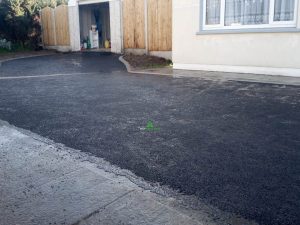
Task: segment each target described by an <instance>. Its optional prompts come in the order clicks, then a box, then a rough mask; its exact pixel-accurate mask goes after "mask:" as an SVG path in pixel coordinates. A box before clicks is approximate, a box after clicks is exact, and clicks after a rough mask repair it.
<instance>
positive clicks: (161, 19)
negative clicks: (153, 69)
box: [123, 0, 172, 51]
mask: <svg viewBox="0 0 300 225" xmlns="http://www.w3.org/2000/svg"><path fill="white" fill-rule="evenodd" d="M123 30H124V48H125V49H130V48H132V49H147V50H148V51H172V0H124V1H123Z"/></svg>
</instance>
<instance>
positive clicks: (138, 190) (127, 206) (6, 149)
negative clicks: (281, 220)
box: [0, 120, 256, 225]
mask: <svg viewBox="0 0 300 225" xmlns="http://www.w3.org/2000/svg"><path fill="white" fill-rule="evenodd" d="M0 145H1V146H2V148H1V149H0V153H1V154H2V156H3V159H4V160H6V162H7V163H6V164H4V165H2V166H4V168H1V167H2V166H1V164H0V169H3V170H4V171H6V176H5V179H7V181H8V182H7V184H5V185H1V184H0V192H2V193H7V194H5V195H4V196H5V197H4V199H3V202H2V203H4V205H3V204H2V205H1V203H0V217H3V220H4V221H6V222H8V223H7V224H15V222H18V221H23V222H24V221H27V222H28V223H26V222H25V223H22V224H24V225H26V224H36V223H31V222H33V221H31V222H29V221H30V220H31V219H32V218H34V220H37V221H39V220H42V221H44V222H45V221H47V222H49V223H50V222H56V221H57V222H58V223H59V222H60V221H62V220H63V221H65V220H66V221H65V222H66V224H78V225H87V224H89V225H90V224H116V223H117V222H120V221H122V222H124V224H128V223H129V222H130V221H131V219H132V218H134V221H135V223H132V224H134V225H135V224H136V225H138V224H142V222H146V221H149V220H150V221H152V220H155V224H157V225H160V224H161V225H162V224H164V225H165V224H169V225H177V224H178V225H192V224H193V225H194V224H195V225H204V224H205V225H218V224H243V225H252V224H256V223H254V222H252V221H248V220H245V219H242V218H240V217H238V216H236V215H234V214H230V213H226V212H223V211H221V210H218V209H215V208H213V207H211V206H207V205H205V204H202V203H201V204H200V206H198V208H197V207H195V208H190V207H189V206H186V205H185V204H184V202H181V201H180V200H178V199H177V198H176V197H172V195H173V194H170V195H168V193H167V192H168V191H167V190H166V189H165V190H164V189H163V188H162V187H160V186H156V187H154V188H155V189H152V190H151V187H150V186H151V185H149V187H148V188H145V187H141V186H139V185H138V184H137V183H136V182H133V181H132V180H131V179H130V177H132V176H135V175H134V174H132V173H131V172H130V171H126V170H123V169H120V168H117V167H116V166H113V165H111V164H110V163H109V162H106V161H105V160H104V159H101V158H98V157H93V156H91V155H90V154H86V153H84V152H81V151H79V150H76V149H72V148H68V147H66V146H64V145H62V144H57V143H55V142H54V141H52V140H49V139H47V138H44V137H41V136H39V135H38V134H34V133H32V132H30V131H28V130H24V129H22V128H17V127H15V126H13V125H10V124H9V123H7V122H5V121H1V120H0ZM15 156H18V157H15ZM20 162H21V163H25V165H24V166H25V167H26V168H23V167H15V165H18V163H20ZM32 162H34V163H32ZM46 162H49V163H46ZM36 164H38V165H39V167H38V169H37V168H36V167H35V165H36ZM47 171H48V172H47ZM49 171H53V172H51V174H50V175H49ZM28 173H30V176H29V174H28ZM16 174H22V176H20V177H19V179H17V180H15V179H13V180H15V182H17V183H12V184H14V185H13V186H10V185H9V184H10V182H11V178H14V177H15V175H16ZM48 176H50V177H48ZM38 177H40V179H41V177H42V178H43V181H42V182H41V183H39V182H40V181H39V179H38ZM0 178H1V174H0ZM135 179H136V180H137V179H141V178H138V177H136V176H135ZM32 182H33V183H34V185H32V184H31V183H32ZM141 182H145V181H143V180H142V179H141ZM77 183H78V184H79V185H76V184H77ZM57 184H58V185H57ZM31 186H35V188H33V190H31V189H32V188H31ZM60 186H61V187H60ZM39 187H41V188H39ZM16 188H17V189H16ZM14 189H16V190H15V191H11V190H14ZM24 190H26V191H25V194H24ZM90 190H92V191H90ZM45 191H46V192H45ZM157 192H160V194H157ZM36 193H39V194H38V195H36ZM79 193H80V195H82V196H84V197H82V198H76V197H75V196H77V195H78V194H79ZM50 196H52V197H51V198H50ZM53 196H54V197H53ZM70 196H71V197H70ZM72 196H73V197H72ZM26 199H27V200H26ZM57 199H64V201H57ZM74 199H75V200H74ZM78 199H79V200H80V201H78ZM93 199H97V201H93ZM190 200H191V199H190ZM89 201H91V202H94V203H93V204H91V205H90V203H89ZM81 204H82V205H85V206H86V207H85V208H82V210H83V211H81V213H80V215H79V214H74V210H76V209H77V210H78V209H81V207H80V205H81ZM16 205H19V206H23V205H24V206H26V207H16ZM37 206H39V207H42V208H43V209H47V208H49V207H53V206H57V207H55V208H51V210H53V211H51V210H50V211H49V213H48V211H45V215H44V214H43V213H41V211H39V209H38V208H36V207H37ZM2 207H4V208H2ZM73 207H75V208H73ZM1 208H2V209H1ZM7 209H10V210H7ZM2 210H4V211H3V212H6V213H4V214H3V215H2V214H1V211H2ZM53 213H54V214H55V215H56V216H55V217H52V214H53ZM103 220H105V221H103ZM128 220H129V221H128ZM232 221H235V222H237V221H239V222H238V223H231V222H232ZM145 224H152V223H145Z"/></svg>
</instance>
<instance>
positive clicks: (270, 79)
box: [119, 56, 300, 86]
mask: <svg viewBox="0 0 300 225" xmlns="http://www.w3.org/2000/svg"><path fill="white" fill-rule="evenodd" d="M119 60H120V61H121V62H122V63H123V64H124V65H125V66H126V69H127V71H128V72H129V73H133V74H152V75H163V76H172V77H174V78H200V79H204V80H217V81H245V82H251V83H264V84H283V85H295V86H300V77H289V76H277V75H262V74H245V73H226V72H210V71H197V70H175V69H173V68H172V67H164V68H151V69H136V68H133V67H132V66H131V65H130V64H129V63H128V62H127V61H126V60H125V59H124V58H123V56H120V58H119Z"/></svg>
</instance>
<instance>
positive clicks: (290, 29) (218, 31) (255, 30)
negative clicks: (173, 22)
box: [196, 27, 300, 35]
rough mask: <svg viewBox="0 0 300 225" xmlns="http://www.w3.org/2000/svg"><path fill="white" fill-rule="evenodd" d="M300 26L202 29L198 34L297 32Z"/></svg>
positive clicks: (299, 30)
mask: <svg viewBox="0 0 300 225" xmlns="http://www.w3.org/2000/svg"><path fill="white" fill-rule="evenodd" d="M297 32H300V28H294V27H278V28H248V29H245V28H244V29H212V30H200V31H199V32H197V33H196V34H197V35H209V34H243V33H297Z"/></svg>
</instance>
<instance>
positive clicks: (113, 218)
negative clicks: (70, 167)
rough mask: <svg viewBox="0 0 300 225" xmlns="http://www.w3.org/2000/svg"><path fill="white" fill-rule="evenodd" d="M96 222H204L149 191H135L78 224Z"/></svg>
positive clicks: (113, 224) (143, 224)
mask: <svg viewBox="0 0 300 225" xmlns="http://www.w3.org/2000/svg"><path fill="white" fill-rule="evenodd" d="M128 215H129V216H128ZM98 224H106V225H117V224H118V225H121V224H139V225H152V224H164V225H185V224H195V225H200V224H204V223H201V222H199V221H197V220H193V219H192V218H190V217H188V216H187V215H184V214H181V213H180V212H178V211H176V210H174V209H171V208H169V207H167V206H166V205H163V204H159V203H158V201H157V196H154V195H153V194H151V193H149V192H140V191H135V192H131V193H130V194H128V195H127V196H125V197H124V198H122V199H120V201H116V202H114V203H113V204H111V205H109V206H107V207H106V208H104V209H103V210H101V211H99V212H98V213H96V214H94V215H92V216H91V217H90V218H87V219H85V220H84V221H82V222H80V223H79V225H98Z"/></svg>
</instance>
